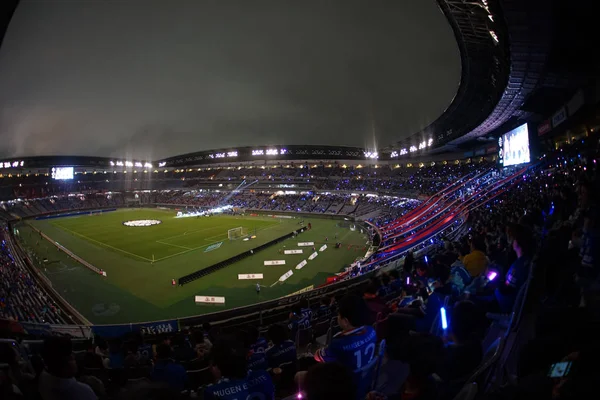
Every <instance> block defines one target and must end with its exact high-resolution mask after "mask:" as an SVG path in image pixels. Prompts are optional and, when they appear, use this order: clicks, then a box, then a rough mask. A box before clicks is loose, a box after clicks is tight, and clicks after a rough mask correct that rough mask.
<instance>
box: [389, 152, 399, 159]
mask: <svg viewBox="0 0 600 400" xmlns="http://www.w3.org/2000/svg"><path fill="white" fill-rule="evenodd" d="M394 157H398V152H397V151H392V154H390V158H394Z"/></svg>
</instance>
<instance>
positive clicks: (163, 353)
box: [150, 343, 188, 391]
mask: <svg viewBox="0 0 600 400" xmlns="http://www.w3.org/2000/svg"><path fill="white" fill-rule="evenodd" d="M150 378H151V379H152V380H153V381H155V382H163V383H166V384H167V385H168V386H169V387H170V388H172V389H175V390H179V391H181V390H184V389H185V388H186V385H187V382H188V377H187V373H186V371H185V368H183V366H182V365H180V364H177V363H176V362H175V361H173V360H172V359H171V347H169V345H167V344H165V343H161V344H159V345H158V346H156V363H155V364H154V368H152V373H151V374H150Z"/></svg>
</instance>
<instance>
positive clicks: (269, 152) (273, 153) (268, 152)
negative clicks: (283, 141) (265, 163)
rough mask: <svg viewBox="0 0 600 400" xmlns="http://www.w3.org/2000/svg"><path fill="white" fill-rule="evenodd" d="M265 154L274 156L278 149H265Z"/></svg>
mask: <svg viewBox="0 0 600 400" xmlns="http://www.w3.org/2000/svg"><path fill="white" fill-rule="evenodd" d="M266 154H267V155H268V156H276V155H278V154H279V151H278V150H277V149H267V151H266Z"/></svg>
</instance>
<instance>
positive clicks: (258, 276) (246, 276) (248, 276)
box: [238, 274, 263, 279]
mask: <svg viewBox="0 0 600 400" xmlns="http://www.w3.org/2000/svg"><path fill="white" fill-rule="evenodd" d="M262 278H263V274H238V279H262Z"/></svg>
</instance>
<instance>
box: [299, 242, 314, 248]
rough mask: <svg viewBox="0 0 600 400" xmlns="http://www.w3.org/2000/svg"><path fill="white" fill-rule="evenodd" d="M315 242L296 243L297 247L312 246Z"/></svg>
mask: <svg viewBox="0 0 600 400" xmlns="http://www.w3.org/2000/svg"><path fill="white" fill-rule="evenodd" d="M314 245H315V242H299V243H298V247H309V246H314Z"/></svg>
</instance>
